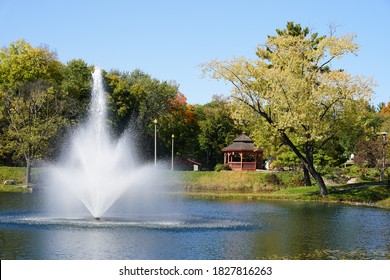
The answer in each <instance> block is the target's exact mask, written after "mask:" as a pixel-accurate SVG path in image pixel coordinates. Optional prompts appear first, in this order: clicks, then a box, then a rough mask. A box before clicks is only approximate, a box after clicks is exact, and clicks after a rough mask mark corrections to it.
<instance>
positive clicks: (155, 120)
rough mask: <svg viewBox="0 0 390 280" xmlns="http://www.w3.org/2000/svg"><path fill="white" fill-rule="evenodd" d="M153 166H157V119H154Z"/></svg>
mask: <svg viewBox="0 0 390 280" xmlns="http://www.w3.org/2000/svg"><path fill="white" fill-rule="evenodd" d="M153 123H154V168H156V167H157V119H154V121H153Z"/></svg>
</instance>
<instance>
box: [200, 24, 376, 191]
mask: <svg viewBox="0 0 390 280" xmlns="http://www.w3.org/2000/svg"><path fill="white" fill-rule="evenodd" d="M354 39H355V36H354V35H345V36H342V37H335V36H333V34H331V36H329V37H325V36H322V37H318V34H317V33H312V34H310V32H309V30H308V29H307V28H305V29H302V28H301V27H300V25H299V24H296V25H295V24H293V23H287V28H286V29H285V30H277V36H269V37H268V39H267V41H266V43H265V45H263V46H259V47H258V49H257V52H256V54H257V58H256V59H245V58H235V59H232V60H227V61H217V60H213V61H210V62H209V63H207V64H206V65H205V66H204V71H206V72H207V73H211V76H212V77H213V78H215V79H224V80H227V81H229V82H231V83H232V85H233V86H234V87H233V97H234V98H235V99H236V100H237V102H238V103H239V104H240V105H241V106H245V107H249V108H250V109H251V115H250V116H247V118H262V119H263V120H265V122H266V123H267V125H268V126H269V127H270V128H271V129H272V130H273V131H274V133H275V134H278V135H279V136H280V137H281V139H282V141H283V143H284V144H285V145H287V146H288V147H289V148H290V149H291V150H292V151H293V152H294V153H295V154H296V156H297V157H298V158H299V160H300V161H301V162H302V164H303V166H304V168H305V169H306V170H307V171H308V172H309V173H310V175H311V176H312V177H313V178H314V179H315V180H316V182H317V184H318V186H319V189H320V193H321V194H322V195H326V194H327V193H328V190H327V188H326V185H325V183H324V180H323V178H322V176H321V174H320V173H319V172H318V171H317V169H316V167H315V165H314V155H315V154H316V153H317V152H318V151H319V150H320V149H321V148H322V147H323V146H324V145H325V144H326V143H327V142H329V141H330V140H331V139H334V138H335V137H336V136H337V135H338V134H339V133H340V132H341V131H342V130H343V129H345V126H348V125H350V124H351V123H352V124H354V123H360V121H361V118H362V115H363V114H362V113H361V112H360V110H362V111H363V112H364V111H365V108H366V105H367V102H368V100H369V97H370V95H371V94H372V87H373V83H372V81H371V79H368V78H364V77H360V76H352V75H350V74H348V73H347V72H345V71H343V70H340V69H335V70H331V69H330V68H331V62H332V61H333V60H335V59H340V58H342V57H344V56H345V55H347V54H350V53H356V52H357V50H358V46H357V44H356V43H354ZM259 129H262V128H259Z"/></svg>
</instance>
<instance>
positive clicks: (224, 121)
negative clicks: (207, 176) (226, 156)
mask: <svg viewBox="0 0 390 280" xmlns="http://www.w3.org/2000/svg"><path fill="white" fill-rule="evenodd" d="M197 110H198V114H199V115H200V121H199V127H200V133H199V136H198V140H199V144H200V149H201V151H202V152H203V155H206V162H207V168H208V169H213V168H214V166H215V165H216V164H217V163H218V162H220V161H221V159H222V158H223V153H222V149H223V148H224V147H226V146H228V145H230V144H231V142H232V141H233V140H234V139H235V138H236V137H237V136H238V135H239V134H240V133H241V132H242V131H240V129H239V128H238V126H237V125H236V124H235V123H234V120H233V119H232V117H231V113H230V108H229V102H228V101H227V100H225V99H223V98H222V97H220V96H214V97H213V100H212V101H211V102H210V103H208V104H205V105H203V106H198V109H197Z"/></svg>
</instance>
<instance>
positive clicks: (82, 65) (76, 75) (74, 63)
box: [61, 59, 93, 126]
mask: <svg viewBox="0 0 390 280" xmlns="http://www.w3.org/2000/svg"><path fill="white" fill-rule="evenodd" d="M92 71H93V66H89V65H88V64H87V63H86V62H85V61H84V60H82V59H73V60H70V61H68V62H67V64H66V66H65V67H64V70H63V80H62V82H61V90H62V92H63V94H64V98H65V104H64V106H65V108H64V110H63V112H64V117H65V118H66V120H67V122H68V124H69V125H71V126H73V125H76V124H78V123H79V121H80V120H82V119H83V118H84V117H85V116H86V114H87V111H88V106H89V101H90V97H91V90H92V83H91V80H92Z"/></svg>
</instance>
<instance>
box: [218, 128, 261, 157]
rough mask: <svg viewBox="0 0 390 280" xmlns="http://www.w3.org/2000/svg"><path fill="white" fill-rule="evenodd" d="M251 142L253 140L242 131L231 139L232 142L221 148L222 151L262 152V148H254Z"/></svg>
mask: <svg viewBox="0 0 390 280" xmlns="http://www.w3.org/2000/svg"><path fill="white" fill-rule="evenodd" d="M253 143H254V141H253V140H252V139H251V138H249V137H248V136H247V135H246V134H245V133H243V134H241V135H240V136H238V137H237V138H236V139H234V140H233V144H231V145H229V146H227V147H225V148H223V149H222V152H255V153H261V152H263V149H260V148H256V147H255V145H254V144H253Z"/></svg>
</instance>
